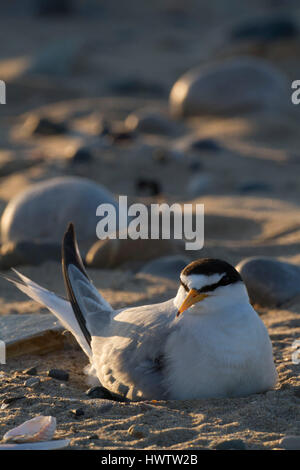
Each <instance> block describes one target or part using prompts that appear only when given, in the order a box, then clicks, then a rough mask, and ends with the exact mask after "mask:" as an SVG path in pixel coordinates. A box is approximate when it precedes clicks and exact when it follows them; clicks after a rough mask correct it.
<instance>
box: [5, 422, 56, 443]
mask: <svg viewBox="0 0 300 470" xmlns="http://www.w3.org/2000/svg"><path fill="white" fill-rule="evenodd" d="M55 430H56V418H53V416H36V417H35V418H33V419H30V420H29V421H25V423H23V424H21V425H20V426H17V427H16V428H13V429H11V430H10V431H8V432H7V433H6V434H4V436H3V442H40V441H51V439H52V438H53V435H54V433H55Z"/></svg>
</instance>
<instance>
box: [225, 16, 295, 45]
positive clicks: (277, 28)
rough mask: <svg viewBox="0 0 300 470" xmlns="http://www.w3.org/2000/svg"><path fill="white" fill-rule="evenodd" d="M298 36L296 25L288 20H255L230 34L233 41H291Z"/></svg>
mask: <svg viewBox="0 0 300 470" xmlns="http://www.w3.org/2000/svg"><path fill="white" fill-rule="evenodd" d="M297 35H298V28H297V25H296V23H295V22H294V21H293V20H292V19H290V18H279V17H278V18H257V19H254V20H248V21H246V22H245V23H243V24H241V25H239V26H237V27H235V28H234V29H233V31H232V33H231V37H232V39H234V40H254V41H264V42H268V41H276V40H280V39H291V38H295V37H296V36H297Z"/></svg>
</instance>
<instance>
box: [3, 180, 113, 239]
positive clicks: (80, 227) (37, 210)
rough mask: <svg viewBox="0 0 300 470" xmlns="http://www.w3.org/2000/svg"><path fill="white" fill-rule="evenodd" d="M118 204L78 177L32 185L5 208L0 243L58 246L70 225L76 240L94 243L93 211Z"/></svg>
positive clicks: (108, 194) (103, 189)
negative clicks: (30, 243)
mask: <svg viewBox="0 0 300 470" xmlns="http://www.w3.org/2000/svg"><path fill="white" fill-rule="evenodd" d="M102 203H110V204H113V205H114V206H115V207H116V208H117V203H116V201H115V200H114V198H113V195H112V194H111V193H110V192H109V191H108V190H107V189H106V188H105V187H104V186H101V185H99V184H96V183H94V182H93V181H89V180H88V179H85V178H79V177H58V178H52V179H49V180H46V181H42V182H39V183H36V184H33V185H31V186H29V187H28V188H26V189H25V190H24V191H21V192H20V193H19V194H17V196H16V197H14V198H12V199H11V200H10V201H9V203H8V204H7V206H6V208H5V210H4V212H3V215H2V218H1V234H2V240H3V242H8V241H24V240H34V239H40V240H44V241H51V242H53V241H57V242H58V243H61V240H62V237H63V234H64V232H65V230H66V228H67V225H68V224H69V222H70V221H72V222H73V223H74V225H75V228H76V235H77V237H78V240H79V241H80V240H86V241H93V240H95V239H96V230H95V227H96V226H97V223H98V222H99V220H100V217H99V216H98V217H97V216H96V209H97V207H98V206H99V205H100V204H102Z"/></svg>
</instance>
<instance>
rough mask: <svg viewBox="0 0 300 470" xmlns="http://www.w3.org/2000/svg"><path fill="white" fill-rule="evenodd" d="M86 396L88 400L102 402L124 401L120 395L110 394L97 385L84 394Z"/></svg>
mask: <svg viewBox="0 0 300 470" xmlns="http://www.w3.org/2000/svg"><path fill="white" fill-rule="evenodd" d="M86 394H87V396H89V397H90V398H101V399H104V400H113V401H125V399H124V398H122V397H121V396H120V395H116V394H114V393H112V392H110V391H109V390H108V389H107V388H105V387H103V386H102V385H97V386H96V387H92V388H90V389H89V390H87V392H86Z"/></svg>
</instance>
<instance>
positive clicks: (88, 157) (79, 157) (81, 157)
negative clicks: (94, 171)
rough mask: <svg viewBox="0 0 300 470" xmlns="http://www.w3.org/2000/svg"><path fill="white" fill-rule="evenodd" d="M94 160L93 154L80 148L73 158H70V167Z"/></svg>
mask: <svg viewBox="0 0 300 470" xmlns="http://www.w3.org/2000/svg"><path fill="white" fill-rule="evenodd" d="M92 160H93V154H92V152H91V151H90V150H89V149H88V148H86V147H80V148H78V149H77V150H76V151H75V153H74V154H73V155H71V157H69V163H70V165H76V164H77V163H90V162H91V161H92Z"/></svg>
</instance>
